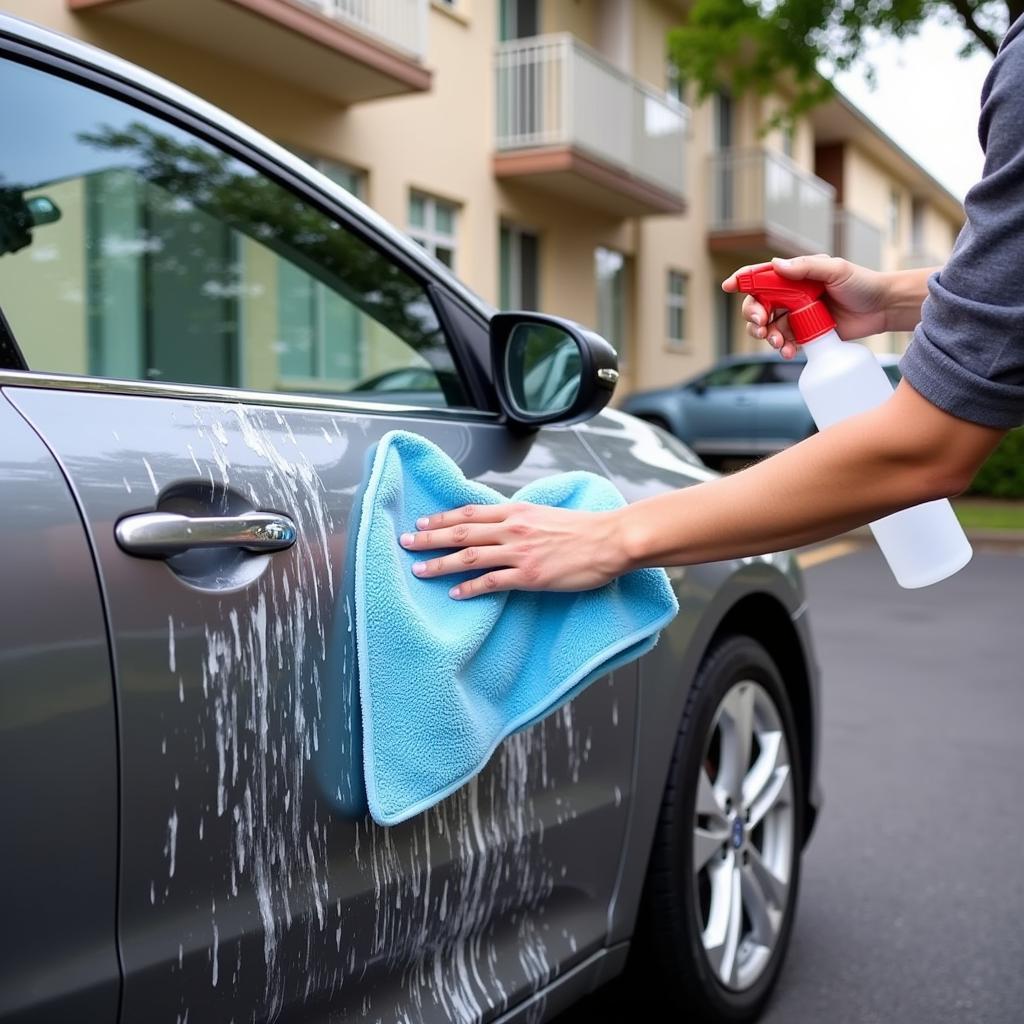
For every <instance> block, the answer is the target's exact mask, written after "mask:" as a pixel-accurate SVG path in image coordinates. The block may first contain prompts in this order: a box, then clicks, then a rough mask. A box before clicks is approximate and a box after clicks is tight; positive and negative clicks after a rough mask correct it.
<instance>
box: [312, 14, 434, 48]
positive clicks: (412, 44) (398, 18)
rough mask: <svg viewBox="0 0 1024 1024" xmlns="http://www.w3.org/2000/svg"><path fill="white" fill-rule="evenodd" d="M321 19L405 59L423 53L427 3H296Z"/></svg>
mask: <svg viewBox="0 0 1024 1024" xmlns="http://www.w3.org/2000/svg"><path fill="white" fill-rule="evenodd" d="M299 2H300V3H302V4H305V5H306V6H307V7H312V8H313V9H314V10H316V11H319V12H320V13H321V14H323V15H324V16H325V17H328V18H331V19H333V20H334V21H337V22H339V23H341V24H342V25H348V26H350V27H351V28H354V29H356V31H358V32H362V33H364V34H365V35H368V36H372V37H373V38H375V39H377V40H378V41H380V42H382V43H384V44H385V45H386V46H389V47H391V49H393V50H398V51H399V52H400V53H404V54H406V55H408V56H411V57H414V58H416V60H423V58H424V56H425V55H426V52H427V8H428V6H429V3H430V0H299Z"/></svg>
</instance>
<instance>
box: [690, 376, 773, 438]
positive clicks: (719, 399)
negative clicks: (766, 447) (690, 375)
mask: <svg viewBox="0 0 1024 1024" xmlns="http://www.w3.org/2000/svg"><path fill="white" fill-rule="evenodd" d="M762 370H763V364H762V363H760V362H754V361H750V362H735V363H727V364H725V365H724V366H718V367H716V368H715V369H713V370H711V371H710V372H709V373H707V374H705V375H704V376H703V377H701V378H699V379H698V380H697V381H694V382H693V383H691V384H690V385H688V386H687V387H686V389H685V391H684V394H685V396H686V415H685V419H684V422H685V423H686V425H687V429H688V433H689V436H688V437H685V438H683V440H685V441H686V442H687V443H688V444H689V445H691V446H692V447H694V448H696V449H697V450H698V451H701V452H704V453H707V454H716V453H719V452H721V453H730V452H737V451H738V452H747V451H750V450H751V449H749V448H748V447H747V445H748V444H749V443H751V442H752V441H753V440H754V439H755V438H756V436H757V395H758V388H759V381H760V379H761V374H762Z"/></svg>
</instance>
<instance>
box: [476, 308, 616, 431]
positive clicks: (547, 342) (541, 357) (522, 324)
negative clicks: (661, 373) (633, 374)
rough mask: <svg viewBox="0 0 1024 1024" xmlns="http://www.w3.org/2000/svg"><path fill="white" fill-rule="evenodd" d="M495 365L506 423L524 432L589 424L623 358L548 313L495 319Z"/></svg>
mask: <svg viewBox="0 0 1024 1024" xmlns="http://www.w3.org/2000/svg"><path fill="white" fill-rule="evenodd" d="M491 365H492V366H493V368H494V383H495V387H496V388H497V391H498V400H499V401H500V402H501V407H502V410H503V412H504V413H505V417H506V419H507V421H508V422H509V423H510V424H513V425H515V426H517V427H520V428H525V429H536V428H537V427H539V426H541V425H543V424H545V423H578V422H579V421H581V420H586V419H589V418H590V417H591V416H594V415H596V414H597V413H598V412H600V411H601V410H602V409H603V408H604V407H605V406H606V405H607V404H608V400H609V399H610V398H611V397H612V392H613V391H614V390H615V384H616V383H617V381H618V379H619V370H618V357H617V356H616V355H615V349H613V348H612V346H611V345H609V344H608V342H607V341H605V340H604V338H602V337H601V336H600V335H599V334H595V333H594V332H593V331H588V330H587V329H586V328H584V327H581V326H580V325H579V324H577V323H575V322H573V321H572V320H565V319H563V318H561V317H556V316H546V315H545V314H543V313H497V314H495V315H494V316H493V317H491Z"/></svg>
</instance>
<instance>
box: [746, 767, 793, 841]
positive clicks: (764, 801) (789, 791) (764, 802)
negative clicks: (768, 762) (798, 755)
mask: <svg viewBox="0 0 1024 1024" xmlns="http://www.w3.org/2000/svg"><path fill="white" fill-rule="evenodd" d="M792 800H793V786H792V782H791V780H790V775H789V765H788V764H785V765H781V766H780V767H778V768H776V769H775V771H774V772H772V774H771V775H770V776H769V777H768V780H767V782H766V783H765V784H764V786H763V787H762V788H761V790H760V792H759V793H758V794H757V795H756V796H755V797H754V799H753V800H752V801H751V802H750V804H749V805H748V806H749V808H750V824H749V827H750V828H756V827H757V826H758V825H759V824H760V823H761V821H762V820H763V819H764V817H765V815H766V814H767V813H768V812H769V811H772V810H775V809H776V808H777V807H788V806H789V805H790V804H791V803H792Z"/></svg>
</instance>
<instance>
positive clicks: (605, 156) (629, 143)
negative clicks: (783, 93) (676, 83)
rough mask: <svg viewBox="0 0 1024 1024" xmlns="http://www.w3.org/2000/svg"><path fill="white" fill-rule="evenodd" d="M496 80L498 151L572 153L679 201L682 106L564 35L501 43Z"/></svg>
mask: <svg viewBox="0 0 1024 1024" xmlns="http://www.w3.org/2000/svg"><path fill="white" fill-rule="evenodd" d="M496 73H497V140H496V146H497V149H498V151H499V152H508V151H511V150H523V149H534V148H540V147H570V148H572V149H574V150H578V151H580V152H582V153H585V154H587V155H588V156H590V157H592V158H596V159H597V160H600V161H602V162H603V163H604V164H607V165H610V166H611V167H613V168H616V169H618V170H620V171H623V172H625V173H626V174H627V175H629V176H631V177H633V178H637V179H639V180H641V181H643V182H647V183H649V184H651V185H654V186H655V187H657V188H658V189H660V190H662V191H664V192H666V193H669V194H671V195H673V196H676V197H678V198H679V199H681V198H682V196H683V194H684V191H685V189H684V181H683V174H684V167H685V161H684V155H685V142H684V139H685V134H686V125H687V119H688V116H689V112H688V111H687V108H686V107H684V106H682V105H681V104H679V103H676V102H674V101H673V100H671V99H669V98H667V97H665V96H664V95H662V94H661V93H658V92H656V91H655V90H654V89H651V88H648V87H647V86H646V85H644V84H643V83H641V82H639V81H637V80H636V79H634V78H632V77H631V76H629V75H627V74H625V73H624V72H622V71H620V70H619V69H618V68H616V67H615V66H614V65H612V64H610V63H609V62H608V61H606V60H605V59H604V58H603V57H601V56H600V54H598V53H596V52H595V51H593V50H591V49H590V47H588V46H586V45H585V44H583V43H581V42H580V41H579V40H578V39H575V38H574V37H573V36H571V35H569V34H559V35H551V36H537V37H535V38H533V39H516V40H511V41H509V42H505V43H502V44H500V45H499V47H498V50H497V56H496Z"/></svg>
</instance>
